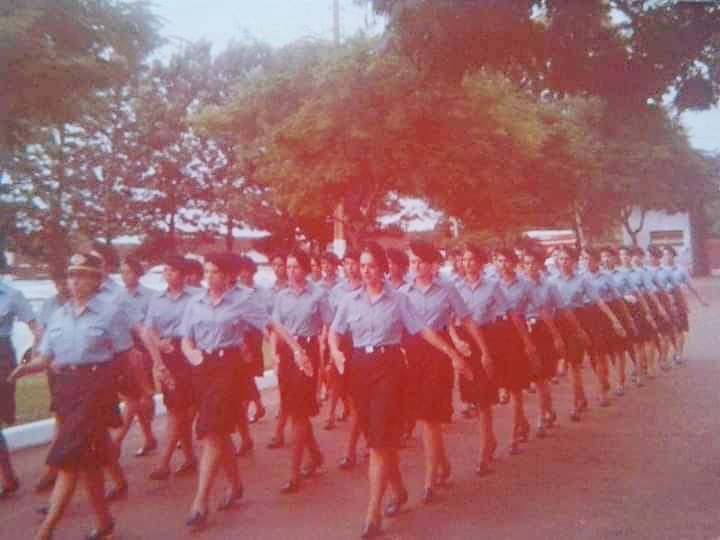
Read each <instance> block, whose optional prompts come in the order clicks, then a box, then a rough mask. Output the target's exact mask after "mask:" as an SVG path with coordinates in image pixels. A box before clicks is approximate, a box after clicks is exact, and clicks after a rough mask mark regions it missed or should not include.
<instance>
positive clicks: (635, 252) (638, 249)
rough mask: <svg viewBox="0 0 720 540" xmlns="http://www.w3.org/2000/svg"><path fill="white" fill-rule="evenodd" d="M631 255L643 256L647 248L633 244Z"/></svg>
mask: <svg viewBox="0 0 720 540" xmlns="http://www.w3.org/2000/svg"><path fill="white" fill-rule="evenodd" d="M630 255H632V256H636V255H637V256H638V257H642V256H643V255H645V250H644V249H643V248H641V247H640V246H632V247H631V248H630Z"/></svg>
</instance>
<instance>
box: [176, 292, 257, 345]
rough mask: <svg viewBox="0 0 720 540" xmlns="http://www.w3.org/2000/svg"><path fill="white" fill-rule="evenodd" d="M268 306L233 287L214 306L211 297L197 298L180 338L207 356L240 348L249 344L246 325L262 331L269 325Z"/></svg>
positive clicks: (189, 308)
mask: <svg viewBox="0 0 720 540" xmlns="http://www.w3.org/2000/svg"><path fill="white" fill-rule="evenodd" d="M268 319H269V317H268V313H267V310H266V309H265V307H264V306H262V305H261V304H259V303H258V302H257V301H255V300H253V298H252V295H251V294H250V292H249V290H247V289H246V290H242V289H238V288H236V287H232V288H231V289H228V290H227V291H225V294H224V295H223V296H222V298H221V299H220V301H219V302H218V303H217V304H215V305H213V303H212V300H211V299H210V293H209V292H207V291H206V292H205V293H204V294H200V295H195V296H193V297H192V298H191V299H190V300H189V301H188V303H187V306H186V307H185V313H184V315H183V320H182V323H181V324H180V335H181V336H182V337H185V338H190V339H192V340H193V342H194V343H195V346H196V347H197V348H198V349H200V350H202V351H205V352H214V351H216V350H218V349H224V348H227V347H239V346H241V345H242V344H243V342H244V340H245V332H246V330H247V327H246V326H245V325H250V326H254V327H255V328H257V329H258V330H260V331H263V330H265V328H266V327H267V325H268Z"/></svg>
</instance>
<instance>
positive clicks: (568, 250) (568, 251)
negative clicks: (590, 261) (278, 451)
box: [557, 245, 578, 261]
mask: <svg viewBox="0 0 720 540" xmlns="http://www.w3.org/2000/svg"><path fill="white" fill-rule="evenodd" d="M557 250H558V252H559V253H565V255H567V256H568V257H570V258H571V259H572V260H573V261H577V258H578V253H577V250H576V249H575V248H574V247H572V246H566V245H562V246H558V248H557Z"/></svg>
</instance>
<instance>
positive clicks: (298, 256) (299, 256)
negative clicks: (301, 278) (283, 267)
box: [287, 248, 312, 274]
mask: <svg viewBox="0 0 720 540" xmlns="http://www.w3.org/2000/svg"><path fill="white" fill-rule="evenodd" d="M290 257H292V258H293V259H295V260H296V261H297V262H298V264H299V265H300V268H302V269H303V272H305V273H306V274H309V273H310V271H311V270H312V266H311V265H310V255H308V253H307V252H306V251H303V250H302V249H300V248H293V249H291V250H290V253H288V254H287V258H288V259H289V258H290Z"/></svg>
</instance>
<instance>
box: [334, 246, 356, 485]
mask: <svg viewBox="0 0 720 540" xmlns="http://www.w3.org/2000/svg"><path fill="white" fill-rule="evenodd" d="M342 263H343V272H344V274H345V279H343V280H342V281H340V282H339V283H338V284H337V285H336V286H335V287H333V288H332V290H331V291H330V297H329V301H330V309H332V313H333V319H334V318H335V315H336V314H337V310H338V308H339V307H340V305H341V304H342V302H343V300H344V298H345V297H346V296H348V295H350V294H351V293H353V292H355V291H358V290H360V289H361V288H362V286H363V281H362V277H361V276H360V253H359V252H358V251H356V250H354V249H346V250H345V253H344V254H343V260H342ZM338 348H339V349H340V350H341V351H342V352H343V354H345V356H346V357H350V356H352V340H351V339H350V335H349V334H347V333H345V334H343V335H340V336H338ZM331 369H332V371H333V375H332V376H333V377H334V378H335V379H334V381H336V383H337V385H338V388H340V390H339V391H340V395H343V396H345V399H346V403H347V405H349V406H350V407H349V410H350V433H349V434H348V441H347V446H346V448H345V455H344V456H343V457H342V458H341V459H340V462H339V463H338V468H339V469H340V470H343V471H348V470H350V469H352V468H353V467H355V464H356V463H357V457H356V449H357V443H358V440H359V439H360V424H359V419H358V415H357V411H356V410H355V403H354V399H353V396H352V394H351V392H350V388H351V385H352V383H351V381H350V379H351V377H352V372H351V370H349V369H346V370H345V372H344V373H340V371H339V370H338V367H337V366H336V365H335V362H334V361H333V363H332V368H331ZM333 384H335V383H333ZM346 411H347V409H346Z"/></svg>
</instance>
